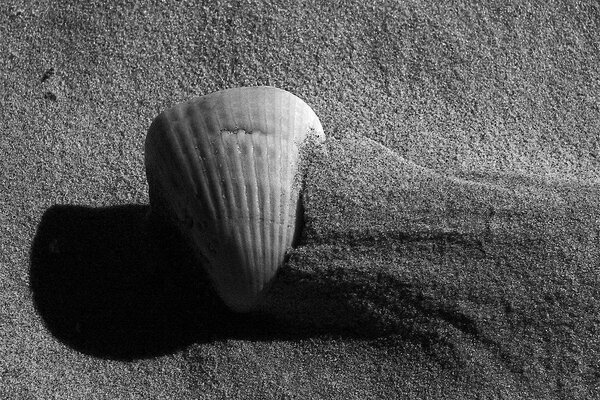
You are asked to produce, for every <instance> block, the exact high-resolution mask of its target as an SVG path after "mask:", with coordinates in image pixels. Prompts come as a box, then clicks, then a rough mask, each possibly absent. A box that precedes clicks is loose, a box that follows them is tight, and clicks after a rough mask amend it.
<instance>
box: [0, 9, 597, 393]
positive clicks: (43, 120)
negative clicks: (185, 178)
mask: <svg viewBox="0 0 600 400" xmlns="http://www.w3.org/2000/svg"><path fill="white" fill-rule="evenodd" d="M341 3H343V4H341ZM341 3H340V2H339V1H306V2H303V3H302V4H300V3H296V2H291V1H290V2H288V1H280V2H267V1H210V2H208V1H207V2H196V1H168V0H167V1H150V2H141V1H134V2H129V1H127V2H125V1H111V2H103V1H89V2H74V1H29V2H24V1H17V0H8V1H6V2H4V4H3V7H2V10H1V11H0V39H1V40H0V91H1V92H0V94H1V95H0V124H1V125H0V135H1V136H0V171H1V173H0V338H1V341H0V397H1V398H11V399H13V398H14V399H37V398H39V399H47V398H73V399H77V398H86V399H92V398H111V399H120V398H128V399H130V398H139V399H146V398H173V399H185V398H200V399H202V398H207V399H212V398H249V399H250V398H252V399H254V398H286V399H293V398H298V399H310V398H315V399H318V398H332V399H334V398H343V399H365V398H448V399H450V398H456V399H466V398H507V399H518V398H524V399H526V398H565V399H571V398H580V399H584V398H598V397H599V396H600V361H599V360H600V339H599V338H598V335H599V334H600V314H599V312H598V310H599V309H600V308H599V307H600V281H599V280H600V279H599V272H598V271H599V265H600V253H599V241H600V236H599V229H598V227H599V216H600V196H599V194H600V6H599V5H598V3H597V2H596V1H549V2H530V1H504V2H491V1H490V2H469V1H466V0H460V1H453V2H448V3H447V4H444V5H443V6H442V5H437V4H433V3H432V4H427V2H420V1H398V2H393V1H387V2H382V1H375V2H360V1H344V2H341ZM251 85H272V86H277V87H279V88H282V89H286V90H289V91H291V92H293V93H294V94H296V95H298V96H299V97H301V98H303V99H304V100H305V101H306V102H307V103H308V104H309V105H311V106H312V107H313V109H314V110H315V112H316V113H317V115H318V116H319V117H320V119H321V122H322V124H323V126H324V129H325V133H326V135H327V137H328V140H327V143H326V145H325V147H324V149H323V151H322V152H321V153H319V155H318V156H316V157H315V159H314V160H313V163H312V164H311V166H310V169H309V173H308V178H307V184H306V188H305V191H304V199H305V206H306V227H305V231H304V236H303V238H302V241H301V243H300V244H299V246H298V248H297V249H295V250H294V252H293V253H292V254H291V258H290V260H289V263H288V264H287V265H286V266H285V267H284V268H283V269H282V271H281V274H280V275H279V277H278V279H277V281H276V282H275V284H274V286H273V290H272V292H271V293H270V297H269V299H268V300H267V303H266V305H265V310H266V313H263V314H257V315H248V316H236V315H232V314H231V313H229V312H228V311H227V310H225V309H224V308H223V306H222V305H221V304H220V302H219V301H218V300H217V299H216V298H215V296H214V294H213V293H212V291H211V289H210V286H209V285H208V283H207V282H206V279H205V277H204V275H203V274H202V272H201V271H198V270H197V269H194V268H193V265H194V261H193V260H191V259H190V256H189V251H188V250H187V249H185V248H184V247H183V246H182V245H181V244H180V242H179V240H178V238H177V235H175V234H173V233H169V232H166V231H162V230H161V229H163V228H161V227H159V228H157V227H156V226H154V225H152V224H151V223H150V222H149V221H148V220H147V219H146V217H145V216H146V214H147V211H148V205H147V203H148V196H147V190H148V188H147V184H146V180H145V172H144V166H143V141H144V138H145V134H146V130H147V129H148V127H149V125H150V122H151V121H152V119H153V118H154V117H155V116H156V115H157V114H158V113H159V112H160V111H161V110H163V109H165V108H166V107H169V106H170V105H173V104H176V103H178V102H181V101H184V100H187V99H189V98H190V97H193V96H198V95H203V94H207V93H210V92H213V91H216V90H220V89H225V88H229V87H235V86H251Z"/></svg>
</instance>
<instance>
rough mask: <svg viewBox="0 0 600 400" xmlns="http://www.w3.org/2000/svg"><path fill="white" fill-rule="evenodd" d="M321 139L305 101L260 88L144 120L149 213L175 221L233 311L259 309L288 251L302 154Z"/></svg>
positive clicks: (297, 217)
mask: <svg viewBox="0 0 600 400" xmlns="http://www.w3.org/2000/svg"><path fill="white" fill-rule="evenodd" d="M324 139H325V135H324V133H323V128H322V126H321V123H320V122H319V119H318V117H317V116H316V115H315V113H314V112H313V110H312V109H311V108H310V107H309V106H308V105H307V104H306V103H305V102H304V101H302V100H301V99H299V98H298V97H296V96H295V95H293V94H291V93H289V92H286V91H285V90H281V89H277V88H274V87H266V86H263V87H245V88H235V89H228V90H223V91H220V92H216V93H212V94H209V95H206V96H203V97H199V98H195V99H192V100H190V101H188V102H185V103H182V104H178V105H176V106H174V107H172V108H170V109H168V110H166V111H164V112H162V113H161V114H160V115H159V116H158V117H156V119H155V120H154V121H153V122H152V125H151V126H150V129H149V131H148V135H147V137H146V144H145V164H146V175H147V178H148V185H149V193H150V204H151V210H152V212H153V213H157V214H159V215H162V216H164V217H167V218H168V219H170V220H171V221H173V222H174V223H175V225H176V226H177V227H178V228H179V230H180V231H181V232H182V234H183V236H184V237H185V238H186V240H187V241H188V242H189V243H190V244H191V247H192V248H193V249H194V252H195V254H196V257H197V259H198V261H199V263H200V264H201V265H202V266H203V267H204V268H205V269H206V271H207V273H208V276H209V277H210V279H211V281H212V284H213V286H214V288H215V289H216V291H217V293H218V294H219V296H220V297H221V298H222V300H223V301H224V302H225V304H226V305H227V306H228V307H230V308H231V309H232V310H234V311H238V312H245V311H250V310H252V309H253V308H254V307H255V306H256V305H257V303H258V302H259V300H260V299H261V298H262V296H263V295H264V293H265V292H266V291H267V290H268V287H269V284H270V283H271V281H272V280H273V278H274V276H275V274H276V272H277V270H278V268H279V267H280V266H281V265H282V264H283V263H284V258H285V254H286V251H287V250H288V249H289V248H290V247H291V246H293V245H294V244H295V241H296V240H297V238H298V235H299V233H300V230H301V228H302V205H301V199H300V190H301V186H302V181H303V173H304V171H305V169H306V162H307V161H306V160H307V156H306V155H307V154H309V153H310V148H311V147H310V144H311V143H312V144H315V143H319V142H322V141H324Z"/></svg>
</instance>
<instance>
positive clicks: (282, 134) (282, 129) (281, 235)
mask: <svg viewBox="0 0 600 400" xmlns="http://www.w3.org/2000/svg"><path fill="white" fill-rule="evenodd" d="M288 97H289V96H283V95H280V96H279V109H278V113H277V114H278V120H279V134H278V136H279V138H278V139H279V143H278V153H279V154H278V157H277V164H278V165H277V173H278V175H279V187H280V190H279V191H278V193H277V205H276V208H277V214H276V217H277V221H278V222H280V221H282V220H283V216H282V215H281V214H282V212H283V214H284V215H285V214H286V208H285V207H286V204H285V197H286V195H285V193H286V188H287V185H286V184H285V181H284V179H285V178H286V177H287V168H286V165H285V164H286V163H285V160H284V159H287V156H288V154H287V152H284V147H285V146H284V143H285V142H286V139H287V135H288V134H289V132H288V130H287V129H286V124H285V120H286V112H285V111H286V110H287V107H286V105H287V104H285V103H286V98H288ZM282 197H283V201H282ZM274 226H275V232H276V245H275V248H276V249H281V244H282V243H283V241H284V239H285V229H284V228H283V227H282V225H281V223H278V224H275V225H274ZM277 253H278V254H276V257H277V258H276V260H275V262H274V263H273V264H272V265H271V266H270V267H271V269H270V270H269V275H271V274H272V273H273V272H274V270H275V269H277V267H278V266H279V259H280V258H281V257H280V254H279V253H280V251H278V252H277Z"/></svg>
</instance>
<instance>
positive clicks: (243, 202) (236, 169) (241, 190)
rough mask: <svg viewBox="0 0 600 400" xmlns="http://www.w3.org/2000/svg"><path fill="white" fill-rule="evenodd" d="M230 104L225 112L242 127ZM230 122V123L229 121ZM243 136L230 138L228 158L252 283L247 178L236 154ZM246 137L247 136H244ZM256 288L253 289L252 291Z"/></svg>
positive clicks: (242, 250)
mask: <svg viewBox="0 0 600 400" xmlns="http://www.w3.org/2000/svg"><path fill="white" fill-rule="evenodd" d="M233 99H235V100H237V99H239V97H234V98H233ZM233 99H232V101H230V102H225V104H224V108H225V112H226V113H227V115H228V116H229V118H230V119H231V120H232V121H231V122H232V123H233V125H234V126H235V127H238V126H240V124H239V121H238V120H237V118H236V115H235V111H234V110H235V109H238V108H239V107H234V104H233V101H234V100H233ZM228 122H229V121H228ZM225 135H226V134H225V133H220V136H221V141H222V142H223V143H225V138H224V136H225ZM241 135H242V134H235V136H234V137H231V138H228V139H231V140H229V141H228V143H227V144H228V145H229V147H231V149H232V150H233V156H232V157H227V159H228V165H229V167H230V168H231V171H232V172H231V175H236V176H237V178H236V179H235V181H234V182H232V183H231V184H232V187H233V186H235V191H236V198H237V200H238V201H237V202H236V204H235V205H234V207H235V208H236V209H237V210H238V212H237V213H236V214H237V215H238V220H239V221H241V222H242V229H239V232H237V233H236V234H239V235H240V238H239V245H240V246H241V247H240V248H239V249H238V251H240V253H241V255H243V257H244V262H245V263H246V264H250V265H251V268H249V269H246V268H245V269H244V279H245V282H250V281H251V276H252V275H253V274H252V271H251V270H250V269H253V268H254V254H253V253H254V249H253V246H252V245H251V241H250V240H251V238H250V226H249V225H250V223H251V222H250V219H249V218H248V206H247V198H246V183H245V176H244V170H243V168H242V167H241V161H240V157H239V156H237V157H236V155H238V154H240V153H236V152H237V151H239V146H240V136H241ZM244 135H245V134H244ZM225 153H226V154H228V155H229V152H227V151H226V152H225ZM239 210H242V211H241V213H240V212H239ZM230 225H232V226H233V224H230ZM253 289H254V288H251V291H252V290H253Z"/></svg>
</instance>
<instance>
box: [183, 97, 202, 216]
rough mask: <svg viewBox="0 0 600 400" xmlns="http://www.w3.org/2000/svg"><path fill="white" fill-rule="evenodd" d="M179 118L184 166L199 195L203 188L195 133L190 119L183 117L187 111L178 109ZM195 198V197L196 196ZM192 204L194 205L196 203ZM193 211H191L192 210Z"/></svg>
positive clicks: (194, 189) (194, 190) (194, 191)
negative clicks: (194, 137)
mask: <svg viewBox="0 0 600 400" xmlns="http://www.w3.org/2000/svg"><path fill="white" fill-rule="evenodd" d="M177 111H178V112H177V117H178V122H177V125H176V126H177V127H178V131H179V132H180V133H181V135H179V136H181V137H180V140H181V141H180V143H179V145H180V149H179V151H180V154H182V155H183V156H184V160H183V161H184V164H185V170H186V172H187V174H188V179H189V180H190V181H191V183H192V188H193V193H197V192H198V191H199V190H200V187H201V186H202V183H201V182H200V181H201V179H200V177H199V176H200V174H199V173H198V171H199V169H200V168H199V162H198V159H197V157H196V154H195V151H194V150H195V146H194V142H193V133H192V132H193V131H192V130H191V129H192V128H191V126H190V124H189V122H188V121H187V120H188V119H187V118H185V115H182V114H183V112H184V111H185V110H184V109H183V108H182V107H178V108H177ZM194 197H195V196H194ZM198 200H200V202H201V208H208V207H206V205H205V202H204V200H203V199H198ZM190 203H192V204H194V202H191V201H190ZM190 211H191V210H190Z"/></svg>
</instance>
